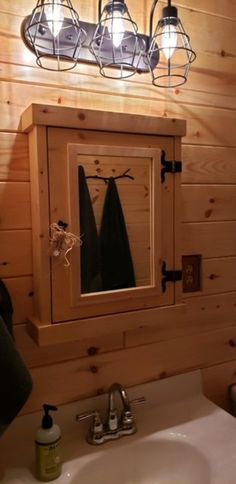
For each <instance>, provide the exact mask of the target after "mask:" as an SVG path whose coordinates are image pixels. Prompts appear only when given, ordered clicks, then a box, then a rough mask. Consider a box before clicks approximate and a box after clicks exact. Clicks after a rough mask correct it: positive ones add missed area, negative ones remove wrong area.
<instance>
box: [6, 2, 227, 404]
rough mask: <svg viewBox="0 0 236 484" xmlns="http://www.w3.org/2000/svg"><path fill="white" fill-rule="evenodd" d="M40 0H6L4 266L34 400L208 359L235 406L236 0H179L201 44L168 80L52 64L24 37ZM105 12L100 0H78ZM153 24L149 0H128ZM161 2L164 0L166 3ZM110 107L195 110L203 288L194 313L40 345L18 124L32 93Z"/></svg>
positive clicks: (141, 19) (217, 389)
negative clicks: (184, 71)
mask: <svg viewBox="0 0 236 484" xmlns="http://www.w3.org/2000/svg"><path fill="white" fill-rule="evenodd" d="M35 3H36V1H35V0H19V1H17V0H11V2H9V0H0V14H1V15H0V40H1V49H0V82H1V84H0V103H1V116H0V200H1V210H0V248H1V250H0V277H1V278H2V279H3V280H4V281H5V282H6V284H7V286H8V288H9V290H10V292H11V295H12V298H13V303H14V308H15V332H16V337H17V343H18V347H19V350H20V351H21V353H22V355H23V357H24V358H25V360H26V362H27V364H28V365H29V367H30V369H31V372H32V376H33V379H34V391H33V395H32V397H31V398H30V400H29V402H28V404H27V405H26V407H25V409H24V411H25V412H29V411H32V410H34V409H36V408H39V406H40V405H41V403H42V402H44V401H52V402H53V403H55V404H59V403H64V402H68V401H72V400H76V399H77V398H80V397H84V396H87V395H92V394H96V393H97V392H101V391H104V390H106V389H107V387H108V385H109V384H110V383H112V382H113V381H115V380H118V381H121V382H123V383H124V384H125V385H133V384H137V383H141V382H145V381H150V380H152V379H157V378H163V377H165V376H168V375H172V374H175V373H178V372H184V371H189V370H191V369H195V368H200V369H202V373H203V379H204V386H205V392H206V394H207V395H208V396H210V397H211V398H212V399H213V400H214V401H215V402H217V403H219V404H220V405H222V406H227V396H226V389H227V385H228V384H229V383H231V382H232V381H234V380H235V381H236V276H235V274H236V271H235V269H236V206H235V202H236V128H235V126H236V34H235V32H236V30H235V27H236V2H232V0H225V1H224V2H222V1H221V0H217V1H216V0H214V1H213V0H195V2H193V1H192V0H177V1H176V2H175V4H176V5H177V6H179V13H180V16H181V18H182V21H183V23H184V25H185V27H186V30H187V31H188V32H189V33H190V34H191V39H192V44H193V47H194V49H195V50H196V51H197V60H196V62H195V63H194V65H193V67H192V71H191V73H190V76H189V81H188V83H187V84H186V85H185V86H182V87H180V88H177V89H172V90H170V91H166V90H161V89H158V88H155V87H153V86H152V85H151V84H150V78H149V76H148V75H145V76H144V75H143V76H137V77H134V78H132V79H130V80H127V81H126V82H119V81H111V80H106V79H103V78H101V77H99V75H98V72H97V69H96V67H92V66H85V65H80V66H79V67H77V68H76V69H75V71H72V72H70V73H57V72H49V71H43V70H41V69H39V68H38V67H36V65H35V62H34V58H33V56H32V55H31V53H29V52H28V51H27V49H26V48H25V46H24V44H23V42H22V41H21V39H20V24H21V21H22V19H23V17H24V16H25V15H27V14H28V13H30V11H31V9H32V8H33V6H34V4H35ZM73 3H74V7H75V8H76V9H79V8H80V16H81V18H82V19H84V20H90V21H95V20H96V12H97V1H96V0H93V1H90V2H87V1H86V0H80V2H77V1H76V0H74V2H73ZM128 4H129V8H130V12H132V15H133V17H134V19H135V20H136V21H137V23H138V24H139V26H140V31H147V28H148V23H149V18H148V12H149V11H150V6H151V0H147V1H146V0H145V1H144V0H140V1H139V2H137V1H136V0H129V2H128ZM162 6H163V3H162V2H160V7H162ZM33 102H40V103H46V104H59V105H63V106H73V107H83V108H93V109H104V110H108V111H118V112H128V113H137V114H146V115H149V114H150V115H157V116H167V117H168V116H170V117H173V116H174V117H177V118H184V119H186V120H187V136H186V138H185V139H184V144H183V166H184V172H183V177H182V180H183V187H182V193H183V213H182V220H183V231H182V232H183V241H182V244H183V254H192V253H197V254H202V256H203V281H202V291H201V292H200V293H196V294H191V295H189V297H188V298H187V299H186V302H187V306H186V318H185V320H184V321H182V320H181V318H180V319H178V320H173V319H172V318H171V317H169V318H167V320H166V321H165V323H164V324H158V325H157V329H155V330H154V329H153V327H152V328H143V329H140V330H138V331H137V330H136V331H130V332H127V333H125V334H124V333H117V334H113V335H111V336H106V337H103V338H102V337H99V338H97V337H96V335H91V339H90V340H88V341H82V342H74V343H73V344H64V345H59V346H50V347H47V348H42V349H39V348H37V347H36V345H35V344H34V343H33V342H32V341H31V340H30V338H29V337H28V335H27V334H26V333H25V320H26V315H27V314H30V313H31V312H32V295H33V287H32V258H31V213H30V197H29V164H28V145H27V136H26V135H25V134H22V133H21V132H20V129H19V125H20V116H21V113H22V111H23V110H24V109H25V108H26V107H27V106H28V105H29V104H31V103H33Z"/></svg>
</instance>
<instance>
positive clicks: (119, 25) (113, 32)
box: [108, 10, 125, 48]
mask: <svg viewBox="0 0 236 484" xmlns="http://www.w3.org/2000/svg"><path fill="white" fill-rule="evenodd" d="M108 31H109V34H110V36H111V39H112V42H113V45H114V47H116V48H118V47H119V46H120V44H121V42H122V40H123V37H124V33H125V27H124V22H123V19H122V14H121V12H120V11H119V10H113V12H112V16H111V19H110V23H109V25H108Z"/></svg>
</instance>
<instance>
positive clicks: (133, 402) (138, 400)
mask: <svg viewBox="0 0 236 484" xmlns="http://www.w3.org/2000/svg"><path fill="white" fill-rule="evenodd" d="M146 401H147V400H146V398H145V397H138V398H134V400H130V404H131V405H132V406H134V407H136V406H137V405H142V404H143V403H146Z"/></svg>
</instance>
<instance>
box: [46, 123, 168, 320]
mask: <svg viewBox="0 0 236 484" xmlns="http://www.w3.org/2000/svg"><path fill="white" fill-rule="evenodd" d="M162 150H164V151H165V153H166V156H167V157H168V159H169V160H172V159H173V156H174V142H173V139H172V138H171V137H157V136H145V135H130V134H122V133H110V132H96V131H86V130H85V131H82V130H71V129H62V128H49V129H48V163H49V186H50V190H49V197H50V223H51V224H52V223H55V222H56V223H57V222H58V221H59V220H62V221H63V222H65V223H66V224H68V226H67V229H66V230H67V231H68V232H71V233H73V234H75V235H76V236H78V237H81V240H82V243H84V241H83V236H84V234H83V233H81V224H80V215H81V212H80V203H81V200H80V194H79V167H80V166H82V167H83V169H84V173H85V175H86V177H87V179H86V182H87V186H88V189H89V194H90V199H91V203H92V209H93V214H94V217H95V223H96V230H97V235H98V238H97V239H98V246H99V250H100V245H99V244H100V241H101V238H102V233H101V220H102V217H103V214H104V201H105V197H106V196H107V190H108V184H107V183H105V182H104V180H103V178H106V179H107V180H108V179H110V178H111V177H113V178H115V179H116V177H117V179H116V180H115V183H116V187H117V191H118V195H119V199H120V203H121V207H122V211H123V216H124V221H125V226H126V232H127V236H128V242H129V247H130V253H131V258H132V263H133V268H134V275H135V282H134V285H133V286H131V287H130V286H129V287H122V288H121V287H118V288H117V289H107V288H105V289H104V286H103V285H101V286H99V289H98V290H95V291H92V292H91V291H89V292H86V291H85V290H84V289H83V280H82V279H81V278H82V275H81V263H82V260H81V257H82V255H81V253H82V249H81V246H79V245H78V246H75V247H73V249H72V251H71V252H70V253H69V255H68V261H69V266H66V265H65V261H64V260H63V259H60V258H57V257H52V264H51V290H52V320H53V322H54V323H56V322H61V321H71V320H78V319H83V318H87V317H94V316H100V315H107V314H114V313H122V312H126V311H130V310H136V309H143V308H151V307H157V306H162V305H169V304H173V303H174V289H173V285H172V284H167V286H166V291H165V292H163V290H162V284H161V282H162V264H163V261H165V262H166V265H167V268H173V263H174V220H173V217H174V214H173V208H174V199H173V197H174V190H173V187H174V181H173V176H172V175H168V176H166V177H165V181H164V183H161V152H162ZM123 174H126V175H127V174H128V176H124V177H122V175H123ZM90 177H91V178H90ZM95 177H97V178H95ZM115 216H116V214H115V213H114V217H115ZM108 250H109V247H108ZM103 257H104V256H103ZM103 257H102V259H103ZM113 257H114V265H115V262H117V260H116V259H117V257H118V249H117V251H116V250H114V254H113ZM111 272H112V270H111ZM112 287H113V286H112Z"/></svg>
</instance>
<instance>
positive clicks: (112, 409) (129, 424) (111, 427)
mask: <svg viewBox="0 0 236 484" xmlns="http://www.w3.org/2000/svg"><path fill="white" fill-rule="evenodd" d="M116 393H118V394H119V395H120V398H121V402H122V407H123V408H122V411H121V414H120V417H119V416H118V411H117V408H116V405H115V395H116ZM107 426H108V432H124V431H125V434H126V435H127V434H133V433H134V432H136V430H137V429H136V425H135V422H134V416H133V414H132V412H131V407H130V403H129V399H128V395H127V392H126V390H125V388H124V387H123V386H122V385H120V383H113V384H112V385H111V386H110V388H109V407H108V422H107Z"/></svg>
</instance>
